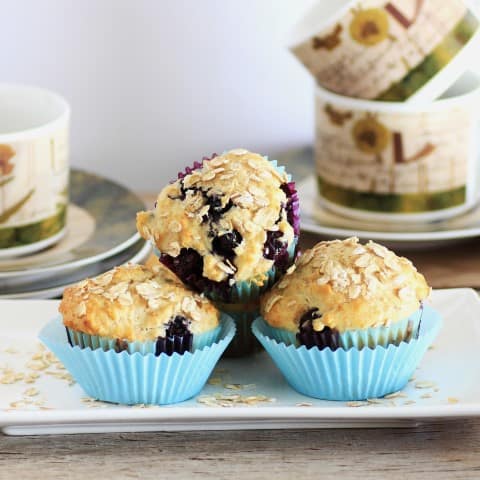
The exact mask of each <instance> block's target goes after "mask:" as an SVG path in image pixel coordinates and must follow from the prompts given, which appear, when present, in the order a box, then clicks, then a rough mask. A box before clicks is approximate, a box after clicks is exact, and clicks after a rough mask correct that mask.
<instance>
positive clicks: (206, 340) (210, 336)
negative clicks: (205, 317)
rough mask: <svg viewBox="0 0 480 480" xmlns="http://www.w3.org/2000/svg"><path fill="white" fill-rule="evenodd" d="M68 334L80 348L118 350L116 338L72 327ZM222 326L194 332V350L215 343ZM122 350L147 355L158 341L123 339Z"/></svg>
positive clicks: (73, 343)
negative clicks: (199, 332) (80, 330)
mask: <svg viewBox="0 0 480 480" xmlns="http://www.w3.org/2000/svg"><path fill="white" fill-rule="evenodd" d="M67 331H68V336H69V339H70V341H71V342H72V345H78V346H79V347H80V348H91V349H92V350H95V349H97V348H101V349H102V350H103V351H105V352H106V351H107V350H115V351H118V342H117V340H116V339H113V338H108V337H101V336H98V335H88V334H86V333H82V332H79V331H77V330H73V329H72V328H68V327H67ZM220 331H221V326H218V327H216V328H214V329H213V330H210V331H208V332H205V333H201V334H194V335H193V344H192V351H193V352H194V351H195V350H200V349H202V348H204V347H206V346H207V345H211V344H212V343H215V342H216V341H217V339H218V337H219V335H220ZM121 343H122V351H123V350H125V351H127V352H128V353H134V352H138V353H140V354H142V355H146V354H147V353H153V354H155V350H156V348H157V342H156V341H147V342H128V341H126V340H122V342H121Z"/></svg>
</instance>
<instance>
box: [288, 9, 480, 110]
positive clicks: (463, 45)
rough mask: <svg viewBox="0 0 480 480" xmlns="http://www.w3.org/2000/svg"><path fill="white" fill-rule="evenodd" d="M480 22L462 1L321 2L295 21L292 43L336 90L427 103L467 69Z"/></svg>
mask: <svg viewBox="0 0 480 480" xmlns="http://www.w3.org/2000/svg"><path fill="white" fill-rule="evenodd" d="M478 27H479V21H478V19H477V17H476V16H475V14H474V13H473V12H472V11H471V10H470V9H469V8H467V6H466V5H465V3H464V2H463V1H462V0H389V1H387V0H360V1H358V0H334V1H333V0H332V1H328V0H323V1H317V2H316V3H315V5H314V6H313V8H312V9H311V10H310V11H309V12H308V13H307V15H306V16H305V17H304V19H303V20H302V21H301V22H300V23H299V24H298V25H297V27H296V29H295V31H294V32H293V33H292V39H291V41H290V49H291V50H292V52H293V53H294V54H295V55H296V57H297V58H298V59H299V60H300V61H301V62H302V63H303V64H304V65H305V66H306V68H307V69H308V70H309V71H310V73H311V74H312V75H313V76H314V78H315V79H316V81H317V83H318V84H319V85H320V86H322V87H324V88H326V89H328V90H331V91H333V92H336V93H339V94H341V95H345V96H349V97H355V98H363V99H368V100H380V101H397V102H400V101H415V102H416V103H418V102H424V103H427V102H429V101H431V100H434V99H435V98H437V97H438V96H439V95H441V94H442V93H443V92H444V91H445V90H446V89H447V88H448V87H449V86H450V85H452V84H453V83H454V82H455V81H456V80H457V79H458V78H459V77H460V75H461V74H462V73H463V72H465V71H466V70H467V69H468V66H469V62H471V61H472V60H473V59H474V56H475V55H476V51H475V47H476V46H478V43H479V41H478V37H479V34H478V33H479V28H478ZM473 37H475V39H474V38H473Z"/></svg>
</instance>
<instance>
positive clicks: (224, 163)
mask: <svg viewBox="0 0 480 480" xmlns="http://www.w3.org/2000/svg"><path fill="white" fill-rule="evenodd" d="M298 222H299V220H298V197H297V193H296V190H295V186H294V183H293V182H291V181H290V179H289V176H288V175H287V174H286V173H285V172H284V170H283V169H282V168H279V167H277V166H276V163H275V162H270V161H268V160H267V159H266V158H265V157H263V156H261V155H258V154H256V153H251V152H249V151H247V150H244V149H236V150H231V151H229V152H226V153H224V154H223V155H219V156H213V157H212V158H205V159H204V160H203V163H202V164H198V163H197V164H195V165H194V168H193V169H190V168H188V169H187V170H186V171H185V173H184V174H180V175H179V178H178V180H177V181H175V182H173V183H171V184H170V185H168V186H167V187H165V188H164V189H163V190H162V191H161V192H160V194H159V196H158V199H157V202H156V206H155V209H154V210H152V211H147V212H140V213H138V214H137V228H138V231H139V232H140V234H141V235H142V237H143V238H145V239H148V240H151V241H152V242H153V243H154V245H155V246H156V248H157V249H158V251H159V252H160V260H161V262H162V263H163V264H164V265H166V266H167V267H168V268H170V269H171V270H172V271H173V272H174V273H175V274H176V275H178V277H179V278H180V279H181V280H182V281H183V282H185V283H186V284H187V285H189V286H190V287H192V288H194V289H195V290H197V291H198V292H203V293H205V295H206V296H208V297H209V298H212V299H214V300H217V301H222V302H227V303H235V302H244V301H250V300H255V299H256V298H258V296H259V294H260V292H261V291H264V290H266V289H267V288H268V287H269V286H271V285H272V284H273V283H274V281H275V279H276V278H278V277H279V276H280V275H281V274H282V273H284V272H285V271H286V270H287V269H288V267H289V266H290V265H291V264H292V263H293V260H294V256H295V249H296V244H297V238H298V234H299V223H298Z"/></svg>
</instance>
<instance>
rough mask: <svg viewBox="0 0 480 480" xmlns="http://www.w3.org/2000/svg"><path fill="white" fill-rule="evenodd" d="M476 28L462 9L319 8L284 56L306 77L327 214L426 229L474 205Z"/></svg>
mask: <svg viewBox="0 0 480 480" xmlns="http://www.w3.org/2000/svg"><path fill="white" fill-rule="evenodd" d="M479 24H480V23H479V20H478V18H477V16H476V14H475V13H474V12H473V11H472V9H471V8H470V7H469V6H468V5H467V4H466V3H465V2H463V1H461V0H391V1H386V0H363V1H352V0H341V1H340V0H336V1H330V0H319V1H318V2H317V3H316V4H315V5H314V6H313V8H312V9H311V10H310V11H309V12H308V14H307V15H306V16H305V18H304V19H303V20H302V22H301V23H300V24H299V25H298V26H297V27H296V29H295V32H294V34H293V39H292V42H291V50H292V51H293V53H294V54H295V55H296V56H297V58H298V59H299V60H300V61H301V62H302V63H303V64H304V65H305V66H306V68H307V69H308V70H309V71H310V73H311V74H312V75H313V76H314V78H315V80H316V82H317V87H316V145H315V158H316V174H317V180H318V185H319V192H320V198H321V199H322V202H323V203H324V204H325V205H326V206H328V207H329V208H330V209H332V210H334V211H336V212H338V213H340V214H343V215H347V216H350V217H356V218H361V219H365V220H380V221H383V220H386V219H388V220H389V221H391V220H397V221H421V222H423V221H432V220H437V219H441V218H447V217H449V216H453V215H457V214H459V213H461V212H462V211H465V210H467V209H468V208H469V207H471V206H472V205H473V204H474V203H475V202H476V201H477V200H478V193H479V188H478V180H479V179H478V177H479V175H478V174H477V155H478V150H477V145H476V141H477V140H476V137H477V120H478V118H477V115H478V110H479V109H478V103H479V99H480V79H479V77H478V76H477V75H476V74H474V73H472V72H470V71H468V69H469V67H470V66H471V65H472V64H474V63H475V57H478V55H479V51H480V47H479V38H480V36H479Z"/></svg>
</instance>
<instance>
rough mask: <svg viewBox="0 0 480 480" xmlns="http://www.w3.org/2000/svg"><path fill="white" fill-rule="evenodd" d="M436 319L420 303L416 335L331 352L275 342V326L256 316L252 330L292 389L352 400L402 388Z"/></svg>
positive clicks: (429, 341) (433, 330)
mask: <svg viewBox="0 0 480 480" xmlns="http://www.w3.org/2000/svg"><path fill="white" fill-rule="evenodd" d="M441 323H442V321H441V318H440V316H439V314H438V313H437V312H436V311H435V310H433V309H432V308H430V307H428V306H424V310H423V316H422V322H421V326H420V330H419V334H418V338H414V339H412V340H410V341H409V342H401V343H400V344H399V345H393V344H390V345H388V346H387V347H384V346H377V347H375V348H373V349H372V348H363V349H361V350H359V349H357V348H350V349H349V350H344V349H342V348H339V349H337V350H335V351H332V350H331V349H329V348H325V349H323V350H320V349H318V348H315V347H314V348H310V349H307V348H306V347H305V346H301V347H295V346H294V345H286V344H285V343H283V342H281V343H278V342H277V341H276V340H275V337H274V335H275V332H273V331H272V330H275V329H272V327H270V326H269V325H268V324H267V323H266V322H265V321H264V320H263V318H261V317H259V318H257V319H256V320H255V321H254V323H253V326H252V330H253V333H254V335H255V336H256V337H257V338H258V340H259V341H260V343H261V344H262V345H263V347H264V348H265V350H266V351H267V352H268V354H269V355H270V356H271V357H272V359H273V361H274V362H275V364H276V366H277V367H278V369H279V370H280V371H281V372H282V374H283V376H284V377H285V379H286V381H287V382H288V383H289V384H290V386H291V387H292V388H293V389H294V390H296V391H298V392H299V393H301V394H303V395H307V396H309V397H314V398H319V399H322V400H340V401H352V400H366V399H367V398H379V397H383V396H385V395H387V394H389V393H392V392H396V391H398V390H401V389H402V388H404V387H405V385H406V384H407V382H408V379H409V378H410V377H411V376H412V375H413V373H414V371H415V369H416V368H417V366H418V364H419V363H420V361H421V359H422V357H423V355H424V354H425V352H426V350H427V348H428V347H429V346H430V345H431V344H432V342H433V340H434V339H435V337H436V335H437V334H438V332H439V330H440V327H441Z"/></svg>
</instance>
